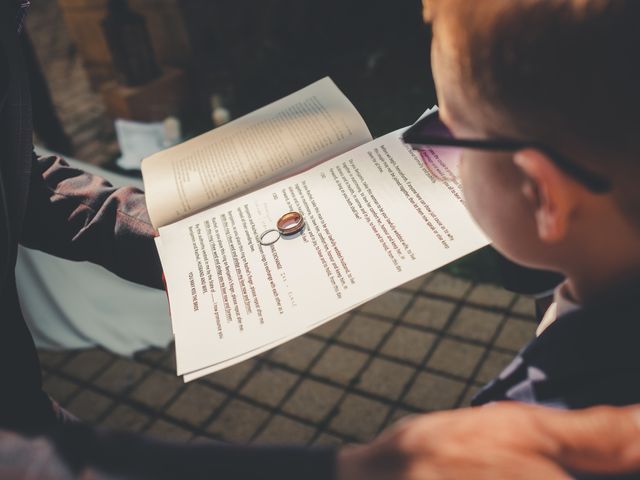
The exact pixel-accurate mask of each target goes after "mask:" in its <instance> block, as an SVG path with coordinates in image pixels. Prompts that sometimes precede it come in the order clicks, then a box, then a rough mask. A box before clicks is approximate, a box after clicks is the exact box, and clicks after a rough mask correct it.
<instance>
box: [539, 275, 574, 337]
mask: <svg viewBox="0 0 640 480" xmlns="http://www.w3.org/2000/svg"><path fill="white" fill-rule="evenodd" d="M580 308H581V306H580V304H578V303H576V302H574V301H573V300H572V299H571V295H570V294H569V289H568V288H567V284H566V282H562V283H561V284H560V285H558V286H557V287H556V289H555V290H554V291H553V303H552V304H551V305H549V308H548V309H547V311H546V312H545V314H544V316H543V317H542V321H541V322H540V324H539V325H538V328H537V329H536V337H539V336H540V335H541V334H542V332H544V331H545V330H546V329H547V327H549V325H551V324H552V323H553V322H555V321H556V320H557V319H558V318H560V317H562V316H563V315H567V314H568V313H571V312H573V311H575V310H579V309H580Z"/></svg>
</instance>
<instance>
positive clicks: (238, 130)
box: [142, 77, 371, 228]
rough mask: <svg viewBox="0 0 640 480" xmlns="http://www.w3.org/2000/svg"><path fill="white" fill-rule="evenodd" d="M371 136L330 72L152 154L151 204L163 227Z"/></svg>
mask: <svg viewBox="0 0 640 480" xmlns="http://www.w3.org/2000/svg"><path fill="white" fill-rule="evenodd" d="M369 140H371V134H370V133H369V130H368V128H367V126H366V124H365V123H364V120H363V119H362V117H361V116H360V114H359V113H358V111H357V110H356V109H355V107H354V106H353V105H352V104H351V102H349V100H348V99H347V98H346V97H345V96H344V94H343V93H342V92H341V91H340V90H339V89H338V87H336V85H335V84H334V83H333V81H332V80H331V79H330V78H328V77H326V78H324V79H322V80H319V81H318V82H315V83H313V84H311V85H309V86H308V87H306V88H304V89H302V90H300V91H298V92H296V93H294V94H291V95H289V96H287V97H285V98H283V99H281V100H278V101H276V102H274V103H272V104H270V105H268V106H266V107H263V108H261V109H259V110H256V111H255V112H252V113H250V114H248V115H245V116H244V117H242V118H239V119H237V120H234V121H233V122H231V123H229V124H227V125H223V126H221V127H219V128H217V129H215V130H212V131H210V132H207V133H205V134H203V135H200V136H198V137H196V138H194V139H191V140H189V141H187V142H184V143H182V144H180V145H177V146H175V147H172V148H169V149H167V150H164V151H162V152H158V153H156V154H154V155H151V156H150V157H147V158H145V159H144V161H143V162H142V174H143V177H144V184H145V193H146V200H147V207H148V209H149V215H150V217H151V221H152V223H153V225H154V226H155V227H156V228H158V227H160V226H163V225H167V224H169V223H171V222H174V221H176V220H179V219H181V218H184V217H186V216H187V215H190V214H192V213H195V212H197V211H200V210H202V209H204V208H207V207H210V206H212V205H214V204H216V203H219V202H220V201H222V200H225V199H228V198H231V197H234V196H237V195H238V194H239V193H243V192H247V191H250V190H252V189H255V188H257V187H259V186H261V185H267V184H269V183H271V182H273V181H274V180H276V179H280V178H285V177H286V176H288V175H291V174H293V173H295V172H299V171H302V170H304V169H305V168H308V167H309V166H311V165H314V164H316V163H319V162H321V161H323V160H326V159H329V158H333V157H335V156H336V155H339V154H341V153H343V152H346V151H349V150H351V149H352V148H354V147H356V146H358V145H362V144H363V143H366V142H368V141H369Z"/></svg>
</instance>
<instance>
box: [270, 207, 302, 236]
mask: <svg viewBox="0 0 640 480" xmlns="http://www.w3.org/2000/svg"><path fill="white" fill-rule="evenodd" d="M276 226H277V227H278V231H279V232H280V233H281V234H282V235H285V236H287V235H293V234H295V233H298V232H299V231H300V230H302V229H303V228H304V218H303V217H302V214H301V213H299V212H288V213H285V214H284V215H282V216H281V217H280V218H279V219H278V223H277V224H276Z"/></svg>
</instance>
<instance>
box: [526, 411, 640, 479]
mask: <svg viewBox="0 0 640 480" xmlns="http://www.w3.org/2000/svg"><path fill="white" fill-rule="evenodd" d="M550 413H551V415H549V416H548V417H547V415H548V414H550ZM538 414H539V418H538V420H539V422H540V426H541V428H542V429H543V430H544V431H546V432H548V433H550V440H551V441H552V442H554V443H555V444H554V445H550V446H551V448H552V452H551V455H550V456H551V457H552V458H553V459H555V460H557V461H558V462H559V463H560V464H562V465H564V466H565V467H566V468H569V469H572V470H577V471H588V472H592V473H623V472H633V471H640V408H638V407H624V408H614V407H595V408H589V409H585V410H578V411H572V412H562V411H555V412H554V411H551V412H542V411H538Z"/></svg>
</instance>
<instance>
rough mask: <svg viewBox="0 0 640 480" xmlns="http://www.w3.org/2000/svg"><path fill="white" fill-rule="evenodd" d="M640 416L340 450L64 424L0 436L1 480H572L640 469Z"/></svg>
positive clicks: (557, 417) (488, 422)
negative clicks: (183, 440) (181, 439)
mask: <svg viewBox="0 0 640 480" xmlns="http://www.w3.org/2000/svg"><path fill="white" fill-rule="evenodd" d="M639 418H640V409H639V408H638V407H626V408H608V407H596V408H591V409H588V410H582V411H576V410H574V411H562V410H554V409H549V408H544V407H536V406H529V405H524V404H516V403H503V404H494V405H491V406H487V407H482V408H472V409H463V410H453V411H448V412H441V413H434V414H428V415H421V416H417V417H414V418H410V419H407V420H405V421H402V422H400V423H399V424H398V425H397V426H395V427H392V428H391V429H389V430H387V431H386V432H385V433H383V434H382V435H381V436H380V437H378V438H377V439H375V440H374V441H373V442H371V443H369V444H366V445H361V446H348V447H345V448H344V449H342V450H341V451H336V450H332V449H311V448H303V447H242V446H223V445H215V444H191V445H184V444H183V445H178V444H169V443H164V442H159V441H157V440H151V439H149V438H147V437H143V436H140V435H134V434H123V433H108V432H102V431H97V430H94V429H91V428H90V427H86V426H67V427H60V428H59V429H57V430H55V431H53V432H51V433H50V434H49V435H46V436H41V437H34V438H26V437H21V436H19V435H16V434H13V433H9V432H0V477H2V478H23V477H24V476H26V474H27V473H28V476H29V478H34V479H36V478H56V479H67V478H81V479H82V478H87V479H89V478H101V479H105V480H108V479H115V478H130V479H143V478H144V479H146V478H149V479H151V478H153V479H154V480H162V479H169V478H189V479H200V478H202V479H204V478H206V479H216V478H219V479H224V480H226V479H233V480H249V479H272V478H277V479H278V480H294V479H295V480H299V479H303V480H321V479H322V480H324V479H335V480H438V479H452V478H455V479H458V478H460V479H465V480H477V479H491V480H495V479H502V478H518V479H525V480H526V479H536V480H539V479H545V480H556V479H568V478H572V475H571V474H569V473H567V472H568V471H569V470H571V471H590V472H594V473H601V474H604V473H606V474H611V475H614V474H615V475H616V477H615V478H620V475H619V474H620V473H622V472H629V471H633V470H640V420H639Z"/></svg>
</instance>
